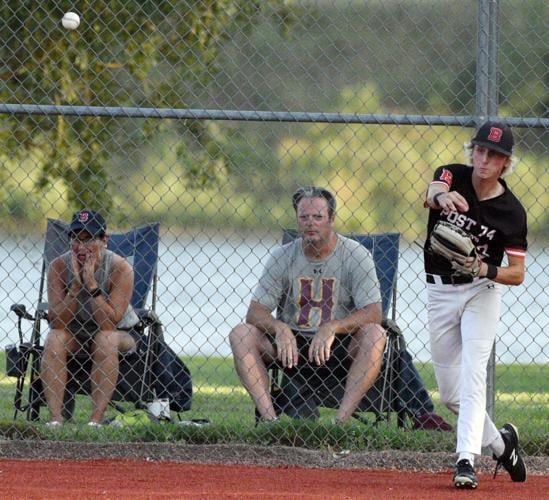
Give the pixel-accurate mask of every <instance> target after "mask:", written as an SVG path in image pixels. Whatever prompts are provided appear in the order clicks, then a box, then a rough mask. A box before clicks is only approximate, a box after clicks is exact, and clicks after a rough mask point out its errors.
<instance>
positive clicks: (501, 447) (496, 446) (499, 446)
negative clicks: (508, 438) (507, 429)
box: [490, 434, 505, 458]
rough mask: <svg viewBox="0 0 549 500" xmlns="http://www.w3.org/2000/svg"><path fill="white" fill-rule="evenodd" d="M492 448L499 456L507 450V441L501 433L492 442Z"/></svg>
mask: <svg viewBox="0 0 549 500" xmlns="http://www.w3.org/2000/svg"><path fill="white" fill-rule="evenodd" d="M490 449H491V450H492V451H493V452H494V455H495V456H496V457H498V458H499V457H501V455H503V452H504V451H505V441H503V438H502V437H501V434H498V437H497V438H496V439H494V440H493V441H492V442H491V443H490Z"/></svg>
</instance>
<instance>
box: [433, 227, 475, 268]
mask: <svg viewBox="0 0 549 500" xmlns="http://www.w3.org/2000/svg"><path fill="white" fill-rule="evenodd" d="M429 241H430V243H431V249H432V251H433V252H434V253H436V254H438V255H440V256H442V257H444V258H445V259H447V260H449V261H450V263H451V264H452V268H453V269H454V271H455V272H456V274H461V275H468V276H478V273H479V271H480V262H481V261H480V257H479V256H478V253H477V250H476V248H475V244H474V243H473V240H472V239H471V236H470V235H469V234H468V233H466V232H465V231H464V230H463V229H460V228H459V227H456V226H454V225H452V224H450V223H448V222H444V221H439V222H437V224H436V225H435V227H434V229H433V231H432V233H431V237H430V239H429Z"/></svg>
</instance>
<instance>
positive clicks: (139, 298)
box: [6, 219, 192, 420]
mask: <svg viewBox="0 0 549 500" xmlns="http://www.w3.org/2000/svg"><path fill="white" fill-rule="evenodd" d="M159 227H160V226H159V224H157V223H156V224H148V225H144V226H140V227H136V228H134V229H132V230H130V231H128V232H125V233H111V234H110V237H109V241H108V248H109V249H110V250H112V251H113V252H116V253H117V254H119V255H121V256H123V257H124V258H126V259H127V260H128V261H129V262H130V263H131V264H132V266H133V269H134V276H135V277H134V289H133V295H132V298H131V304H132V306H133V307H134V309H135V311H136V312H137V314H138V316H139V319H140V323H139V325H138V327H137V328H138V329H139V330H140V331H141V333H142V334H143V335H142V339H143V341H142V342H140V345H138V347H137V349H136V350H135V351H130V352H128V353H121V354H120V375H119V379H118V382H117V385H116V388H115V391H114V394H113V397H112V401H111V405H113V406H115V407H118V408H119V409H121V410H122V408H121V407H119V406H118V405H117V404H116V403H115V401H131V402H133V403H135V405H136V407H138V408H142V407H145V406H146V404H147V403H148V402H151V401H152V400H153V399H154V398H158V397H169V394H167V391H168V390H169V389H173V390H174V391H175V392H178V394H176V397H175V399H177V401H175V400H174V401H172V400H171V399H170V406H171V409H173V410H175V411H185V410H188V409H189V408H190V403H191V396H192V385H191V380H190V374H189V373H188V370H186V367H185V366H184V365H183V364H182V362H181V361H180V360H176V359H174V358H175V356H174V353H173V351H171V349H169V347H167V346H166V345H165V343H164V340H163V336H162V324H161V322H160V320H159V318H158V317H157V315H156V314H155V312H154V311H155V307H156V283H157V274H156V270H157V262H158V244H159ZM68 248H69V227H68V225H67V224H66V223H64V222H62V221H58V220H53V219H48V224H47V230H46V237H45V244H44V252H43V262H42V272H41V278H40V285H39V296H38V305H37V308H36V312H35V314H34V316H33V315H32V314H30V313H29V312H27V309H26V306H25V305H24V304H14V305H13V306H12V307H11V310H12V311H13V312H14V313H15V314H16V315H17V318H18V320H17V325H18V331H19V341H20V342H19V345H18V346H15V345H12V346H8V347H7V348H6V353H7V366H6V367H7V370H6V371H7V374H8V375H11V376H15V377H17V384H16V392H15V398H14V407H15V412H14V419H15V418H17V414H18V412H26V416H27V419H28V420H38V419H39V416H40V407H41V406H44V405H45V398H44V394H43V390H42V383H41V380H40V358H41V354H42V351H43V345H42V339H41V335H42V332H41V325H42V321H47V312H48V304H47V302H45V301H44V293H45V291H44V287H45V281H46V274H47V270H48V267H49V265H50V263H51V262H52V261H53V260H54V259H55V258H57V257H58V256H60V255H62V254H63V253H65V252H66V251H67V250H68ZM150 292H151V293H150ZM149 296H150V297H151V304H150V308H147V306H146V304H147V298H148V297H149ZM22 320H29V321H32V333H31V338H30V340H29V341H28V342H25V341H24V338H23V337H24V336H23V332H22V326H21V323H22ZM166 356H168V358H166ZM166 359H168V360H169V361H168V363H169V362H170V361H173V362H174V363H177V364H178V368H180V372H181V373H179V383H177V384H176V385H177V387H176V388H175V389H174V387H173V384H174V381H173V380H172V379H170V376H169V375H170V374H169V373H167V369H168V367H166V366H162V363H166ZM29 369H30V371H29ZM67 370H68V381H67V387H66V390H65V401H64V412H63V413H64V417H65V418H66V419H67V420H69V419H71V418H72V416H73V411H74V402H75V397H76V395H77V394H89V393H90V380H89V374H90V370H91V357H90V356H89V355H87V353H79V354H76V355H73V356H71V357H70V358H69V360H68V364H67ZM27 371H29V373H28V376H29V389H28V394H27V399H26V401H25V402H23V400H24V386H25V380H26V378H27ZM182 372H185V373H182ZM182 378H184V379H185V380H182ZM170 384H172V387H168V386H170Z"/></svg>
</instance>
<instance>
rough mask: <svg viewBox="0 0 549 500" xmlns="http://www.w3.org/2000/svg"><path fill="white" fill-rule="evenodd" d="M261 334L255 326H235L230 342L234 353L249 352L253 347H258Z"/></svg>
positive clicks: (230, 335)
mask: <svg viewBox="0 0 549 500" xmlns="http://www.w3.org/2000/svg"><path fill="white" fill-rule="evenodd" d="M260 334H261V332H260V331H259V329H258V328H256V327H255V326H253V325H250V324H247V323H242V324H240V325H237V326H235V327H234V328H233V329H232V330H231V333H229V342H230V343H231V349H232V351H233V353H236V352H242V351H243V350H244V351H246V352H249V351H250V349H251V348H252V347H257V344H258V340H259V335H260Z"/></svg>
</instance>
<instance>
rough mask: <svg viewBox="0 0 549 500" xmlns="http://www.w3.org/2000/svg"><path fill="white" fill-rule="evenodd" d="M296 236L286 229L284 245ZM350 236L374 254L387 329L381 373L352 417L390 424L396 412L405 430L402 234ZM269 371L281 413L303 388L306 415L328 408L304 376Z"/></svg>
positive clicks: (277, 369)
mask: <svg viewBox="0 0 549 500" xmlns="http://www.w3.org/2000/svg"><path fill="white" fill-rule="evenodd" d="M296 237H297V231H295V230H285V231H284V234H283V239H282V243H283V244H285V243H288V242H290V241H292V240H293V239H295V238H296ZM349 237H351V238H353V239H355V240H356V241H358V242H360V243H361V244H362V245H364V246H365V247H366V248H367V249H368V250H369V251H370V252H371V254H372V257H373V259H374V263H375V266H376V273H377V277H378V280H379V283H380V291H381V301H382V314H383V322H382V325H383V327H384V328H386V329H387V343H386V347H385V352H384V361H383V366H382V368H381V373H380V375H379V377H378V379H377V381H376V383H375V384H374V385H373V386H372V387H371V388H370V389H369V391H368V392H367V393H366V395H365V397H364V399H363V401H362V402H361V404H360V405H359V407H358V409H357V411H356V412H355V414H354V415H353V416H354V417H355V418H357V419H358V420H360V421H362V422H364V423H366V422H367V421H368V419H367V417H366V416H364V415H363V413H365V412H372V413H374V415H375V422H376V423H377V422H379V421H381V420H387V421H389V420H390V414H391V412H396V414H397V422H398V426H399V427H403V426H404V422H405V417H406V410H405V408H404V407H403V406H402V405H401V404H400V400H399V397H398V391H397V382H398V374H399V371H400V355H399V353H400V352H402V351H403V350H404V349H405V343H404V339H403V337H402V333H401V331H400V329H399V328H398V326H397V325H396V323H395V317H396V281H397V268H398V245H399V238H400V235H399V233H383V234H372V235H366V234H352V235H349ZM389 309H391V312H390V316H391V318H389ZM269 372H270V380H271V397H272V399H273V402H274V406H275V410H276V411H277V413H278V414H280V413H286V412H287V410H288V408H289V405H291V404H292V400H293V401H295V395H296V391H299V390H303V389H304V388H305V391H306V392H308V396H307V397H308V398H312V399H313V404H312V407H310V408H306V411H305V414H307V413H309V418H315V417H316V416H317V414H318V413H317V412H318V410H317V404H318V406H327V405H326V404H324V402H319V401H315V388H314V387H309V386H308V385H307V384H305V385H304V382H303V377H302V378H301V380H297V377H296V376H295V375H291V374H290V373H289V371H288V370H285V369H283V368H282V367H281V366H280V365H278V364H274V365H271V366H270V367H269ZM294 373H295V370H294ZM339 374H340V373H338V375H339ZM345 375H346V374H345V373H343V374H341V376H342V378H344V377H345ZM298 377H299V375H298ZM292 379H294V380H292ZM342 387H343V381H342ZM337 399H339V398H337ZM298 400H300V401H301V399H300V398H298ZM330 401H331V403H328V404H329V405H330V406H328V407H335V405H336V402H334V401H333V400H332V398H330ZM257 416H258V414H257V411H256V417H257ZM301 418H307V417H301Z"/></svg>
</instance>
